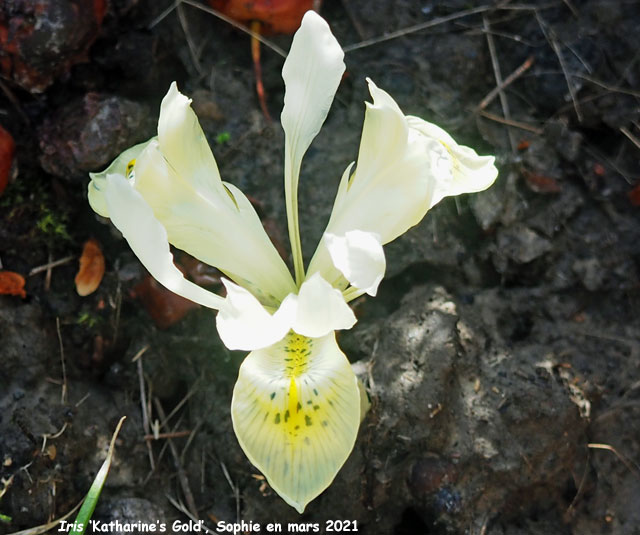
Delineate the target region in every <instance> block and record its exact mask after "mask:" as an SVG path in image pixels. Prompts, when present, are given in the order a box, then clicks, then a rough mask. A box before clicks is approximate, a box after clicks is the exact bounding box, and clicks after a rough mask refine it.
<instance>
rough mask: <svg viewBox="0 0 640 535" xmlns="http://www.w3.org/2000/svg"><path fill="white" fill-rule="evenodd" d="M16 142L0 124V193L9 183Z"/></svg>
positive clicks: (0, 193)
mask: <svg viewBox="0 0 640 535" xmlns="http://www.w3.org/2000/svg"><path fill="white" fill-rule="evenodd" d="M15 149H16V144H15V142H14V141H13V137H11V134H10V133H9V132H7V131H6V130H5V129H4V128H2V126H0V195H2V192H3V191H4V189H5V188H6V187H7V184H9V177H10V176H11V167H12V165H13V155H14V153H15Z"/></svg>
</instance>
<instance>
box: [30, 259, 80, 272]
mask: <svg viewBox="0 0 640 535" xmlns="http://www.w3.org/2000/svg"><path fill="white" fill-rule="evenodd" d="M76 258H77V257H76V256H75V255H71V256H65V257H64V258H60V259H59V260H54V261H53V262H47V263H46V264H43V265H41V266H36V267H34V268H32V269H31V271H29V273H28V274H27V277H33V276H34V275H37V274H38V273H42V272H43V271H48V270H50V269H51V268H54V267H58V266H62V265H64V264H68V263H69V262H71V261H72V260H75V259H76Z"/></svg>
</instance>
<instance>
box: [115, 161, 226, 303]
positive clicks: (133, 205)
mask: <svg viewBox="0 0 640 535" xmlns="http://www.w3.org/2000/svg"><path fill="white" fill-rule="evenodd" d="M104 185H105V186H106V187H105V193H104V197H105V204H106V207H107V210H108V213H109V217H110V218H111V221H112V222H113V224H114V225H115V227H116V228H117V229H118V230H119V231H120V232H122V235H123V236H124V237H125V239H126V240H127V242H128V243H129V246H130V247H131V250H132V251H133V252H134V253H135V254H136V256H137V257H138V258H139V259H140V262H142V265H143V266H144V267H145V268H147V271H149V273H151V275H152V276H153V278H154V279H156V280H157V281H158V282H159V283H160V284H162V285H163V286H165V287H166V288H168V289H169V290H171V291H172V292H175V293H177V294H178V295H181V296H182V297H185V298H187V299H190V300H191V301H194V302H196V303H199V304H201V305H203V306H206V307H209V308H214V309H218V308H220V306H221V305H222V304H223V302H224V300H223V298H222V297H220V296H219V295H216V294H214V293H211V292H208V291H207V290H205V289H204V288H200V287H199V286H197V285H196V284H193V283H192V282H190V281H188V280H186V279H185V278H184V276H183V275H182V273H181V272H180V270H179V269H178V268H177V267H176V266H175V265H174V264H173V255H172V254H171V251H170V250H169V242H168V240H167V233H166V231H165V229H164V227H163V226H162V225H161V224H160V222H159V221H158V220H157V219H156V218H155V216H154V215H153V211H152V210H151V207H150V206H149V205H148V204H147V202H146V201H145V200H144V198H143V197H142V195H140V193H138V192H137V191H136V190H135V189H134V188H133V187H132V185H131V183H130V182H129V181H128V180H127V179H126V178H125V177H124V176H122V175H118V174H114V175H107V176H106V177H105V184H104Z"/></svg>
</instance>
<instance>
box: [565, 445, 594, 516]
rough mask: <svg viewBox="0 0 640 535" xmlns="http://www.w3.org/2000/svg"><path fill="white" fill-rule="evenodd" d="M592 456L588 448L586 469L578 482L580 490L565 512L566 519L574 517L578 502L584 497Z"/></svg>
mask: <svg viewBox="0 0 640 535" xmlns="http://www.w3.org/2000/svg"><path fill="white" fill-rule="evenodd" d="M590 456H591V455H590V452H589V449H587V459H586V460H585V463H584V470H583V471H582V477H581V478H580V483H579V484H578V490H577V491H576V494H575V496H574V497H573V500H571V503H570V504H569V507H567V510H566V511H565V513H564V518H565V520H566V521H569V520H571V517H573V514H574V512H575V509H576V503H578V500H579V499H580V498H581V497H582V494H583V493H584V484H585V483H586V481H587V475H588V473H589V466H590V462H589V458H590Z"/></svg>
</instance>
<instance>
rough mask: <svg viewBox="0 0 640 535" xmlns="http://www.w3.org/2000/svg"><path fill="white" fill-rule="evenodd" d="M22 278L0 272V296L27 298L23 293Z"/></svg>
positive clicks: (10, 272) (7, 272)
mask: <svg viewBox="0 0 640 535" xmlns="http://www.w3.org/2000/svg"><path fill="white" fill-rule="evenodd" d="M24 282H25V281H24V277H23V276H22V275H20V274H19V273H14V272H13V271H0V294H1V295H19V296H20V297H22V298H23V299H24V298H25V297H27V292H25V291H24Z"/></svg>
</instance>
